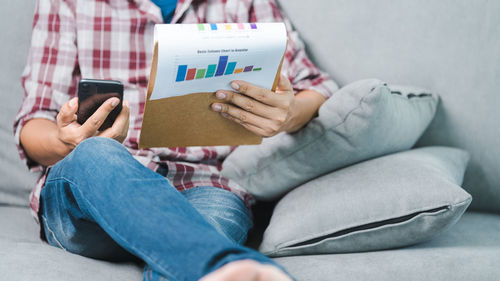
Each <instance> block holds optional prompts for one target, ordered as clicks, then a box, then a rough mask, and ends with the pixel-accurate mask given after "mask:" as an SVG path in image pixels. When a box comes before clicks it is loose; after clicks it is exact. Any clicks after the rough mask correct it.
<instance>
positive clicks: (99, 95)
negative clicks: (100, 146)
mask: <svg viewBox="0 0 500 281" xmlns="http://www.w3.org/2000/svg"><path fill="white" fill-rule="evenodd" d="M112 97H117V98H119V99H120V103H119V104H118V105H117V106H116V107H115V109H113V111H111V113H110V114H109V115H108V117H107V118H106V120H105V121H104V123H102V125H101V127H99V131H103V130H106V129H107V128H109V127H111V126H112V125H113V123H114V122H115V119H116V117H117V116H118V114H120V111H122V102H123V84H122V82H120V81H115V80H97V79H82V80H80V82H79V83H78V111H77V112H76V116H77V121H78V123H80V124H83V123H85V121H87V119H88V118H89V117H90V116H92V114H94V112H95V111H96V110H97V109H98V108H99V107H100V106H101V105H102V104H103V103H104V102H105V101H106V100H107V99H109V98H112Z"/></svg>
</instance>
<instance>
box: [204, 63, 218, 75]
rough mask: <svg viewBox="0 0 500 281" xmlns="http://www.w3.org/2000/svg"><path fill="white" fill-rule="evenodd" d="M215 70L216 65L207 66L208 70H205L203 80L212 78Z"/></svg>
mask: <svg viewBox="0 0 500 281" xmlns="http://www.w3.org/2000/svg"><path fill="white" fill-rule="evenodd" d="M216 68H217V65H216V64H211V65H209V66H208V69H207V74H206V75H205V78H209V77H214V74H215V69H216Z"/></svg>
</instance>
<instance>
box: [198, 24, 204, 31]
mask: <svg viewBox="0 0 500 281" xmlns="http://www.w3.org/2000/svg"><path fill="white" fill-rule="evenodd" d="M198 30H199V31H203V30H205V26H204V25H203V24H201V23H199V24H198Z"/></svg>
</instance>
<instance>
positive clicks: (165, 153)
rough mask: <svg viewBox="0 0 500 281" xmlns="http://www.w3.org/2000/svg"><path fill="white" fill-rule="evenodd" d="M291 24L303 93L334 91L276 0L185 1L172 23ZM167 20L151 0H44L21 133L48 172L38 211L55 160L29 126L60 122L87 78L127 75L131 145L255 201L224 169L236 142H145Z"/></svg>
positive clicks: (27, 73) (179, 182)
mask: <svg viewBox="0 0 500 281" xmlns="http://www.w3.org/2000/svg"><path fill="white" fill-rule="evenodd" d="M281 21H284V22H285V23H286V26H287V29H288V36H289V41H288V47H287V50H286V54H285V60H284V62H283V69H282V73H283V74H285V75H287V76H288V78H289V79H290V80H291V82H292V84H293V86H294V89H295V91H296V92H298V91H301V90H305V89H313V90H316V91H318V92H320V93H322V94H323V95H324V96H325V97H330V96H331V95H332V93H333V91H334V90H336V89H337V85H336V84H335V83H334V82H333V81H332V80H331V79H330V78H329V77H328V75H326V74H325V73H323V72H321V71H320V70H319V69H318V68H316V66H314V64H313V63H312V62H311V61H310V60H309V59H308V57H307V55H306V53H305V51H304V44H303V42H302V41H301V40H300V39H299V37H298V35H297V33H296V32H295V31H294V30H293V29H292V27H291V25H290V23H289V22H288V20H287V19H285V18H284V17H283V15H282V13H281V11H280V10H279V8H278V6H277V5H276V3H275V1H274V0H208V1H196V0H179V1H178V3H177V7H176V10H175V13H174V16H173V19H172V22H171V23H205V22H210V23H218V22H281ZM156 23H162V16H161V11H160V9H159V8H158V7H157V6H156V5H154V4H153V3H152V2H151V1H150V0H135V1H134V0H128V1H126V0H43V1H42V0H39V1H37V6H36V11H35V16H34V21H33V35H32V41H31V49H30V53H29V57H28V62H27V65H26V68H25V69H24V72H23V75H22V85H23V87H24V90H25V96H24V101H23V103H22V106H21V108H20V110H19V113H18V114H17V116H16V120H15V123H14V132H15V137H16V141H17V147H18V149H19V153H20V156H21V158H22V159H23V160H24V161H25V162H26V163H27V165H28V167H29V168H30V169H31V170H32V171H41V177H40V179H39V180H38V182H37V184H36V187H35V188H34V190H33V192H32V193H31V195H30V205H31V209H32V211H33V214H34V216H35V218H36V217H37V216H36V214H37V212H38V209H39V196H40V191H41V189H42V187H43V185H44V184H45V178H46V175H47V172H48V169H47V167H42V166H41V165H39V164H37V163H35V162H33V161H31V160H30V159H28V158H27V156H26V153H25V151H24V150H23V148H22V147H21V146H20V141H19V133H20V131H21V128H22V127H23V126H24V124H26V122H28V121H29V120H31V119H33V118H45V119H49V120H52V121H54V122H55V118H56V115H57V113H58V111H59V109H60V108H61V106H62V105H63V104H64V103H66V102H67V101H68V100H69V99H70V98H72V97H75V96H76V95H77V84H78V81H79V80H80V79H81V78H82V77H85V78H94V79H110V80H119V81H121V82H122V83H123V84H124V89H125V90H124V98H125V99H126V100H128V101H129V102H130V129H129V132H128V136H127V138H126V140H125V141H124V142H123V144H124V146H125V147H127V149H128V150H129V151H130V153H132V155H134V157H135V158H136V159H137V160H139V161H140V162H141V163H143V164H144V165H145V166H147V167H148V168H150V169H152V170H157V168H158V165H159V164H161V163H162V164H164V165H166V166H167V167H168V175H167V179H168V180H169V182H170V183H171V184H172V185H173V186H174V187H175V188H177V189H178V190H185V189H189V188H192V187H195V186H215V187H220V188H224V189H227V190H230V191H232V192H234V193H235V194H236V195H238V196H239V197H241V198H242V199H243V200H244V201H245V202H246V203H247V205H250V201H251V196H250V195H249V194H248V193H247V192H246V191H245V190H244V189H243V188H242V187H240V186H238V184H236V183H235V182H233V181H231V180H228V179H226V178H223V177H222V176H221V175H220V167H221V162H222V160H223V159H224V157H226V156H227V155H228V154H229V153H230V152H231V151H232V148H231V147H229V146H217V147H177V148H152V149H139V148H138V138H139V134H140V130H141V124H142V117H143V112H144V104H145V98H146V87H147V83H148V75H149V67H150V61H151V55H152V50H153V27H154V25H155V24H156Z"/></svg>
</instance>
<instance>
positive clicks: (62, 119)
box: [57, 97, 78, 127]
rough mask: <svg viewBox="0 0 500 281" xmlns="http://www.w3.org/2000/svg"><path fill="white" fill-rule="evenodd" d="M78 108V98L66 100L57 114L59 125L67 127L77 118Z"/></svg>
mask: <svg viewBox="0 0 500 281" xmlns="http://www.w3.org/2000/svg"><path fill="white" fill-rule="evenodd" d="M77 110H78V98H76V97H75V98H72V99H70V100H69V101H68V102H66V103H65V104H64V105H63V106H62V107H61V110H60V111H59V114H57V125H58V126H60V127H65V126H67V125H69V124H70V123H72V122H73V121H75V120H76V115H75V114H76V111H77Z"/></svg>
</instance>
